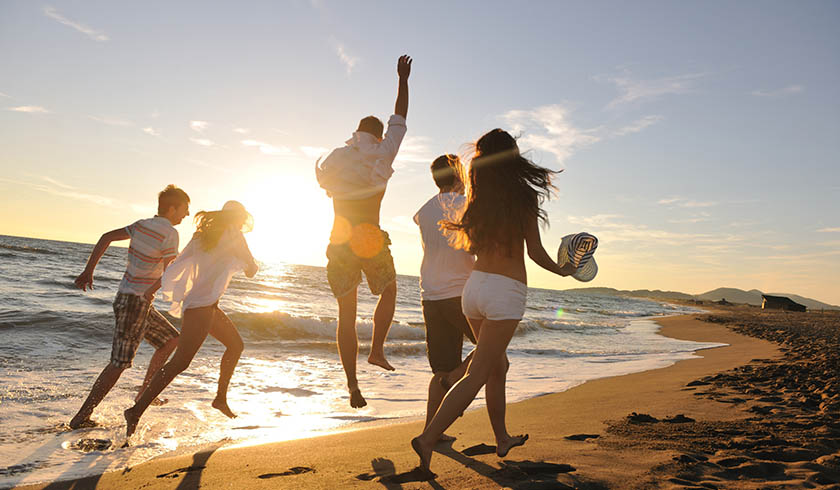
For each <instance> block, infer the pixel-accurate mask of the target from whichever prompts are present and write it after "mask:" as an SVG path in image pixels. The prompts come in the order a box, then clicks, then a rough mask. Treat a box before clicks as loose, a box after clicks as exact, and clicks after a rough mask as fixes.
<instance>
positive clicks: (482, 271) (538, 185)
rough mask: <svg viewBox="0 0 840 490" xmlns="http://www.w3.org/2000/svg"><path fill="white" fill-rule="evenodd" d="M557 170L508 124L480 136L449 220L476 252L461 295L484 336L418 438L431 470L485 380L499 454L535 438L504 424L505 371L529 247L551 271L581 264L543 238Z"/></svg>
mask: <svg viewBox="0 0 840 490" xmlns="http://www.w3.org/2000/svg"><path fill="white" fill-rule="evenodd" d="M552 173H553V172H552V171H550V170H548V169H546V168H542V167H539V166H537V165H535V164H533V163H532V162H531V161H529V160H528V159H527V158H525V157H523V156H522V155H521V154H520V153H519V147H518V146H517V144H516V140H515V139H514V138H513V137H512V136H511V135H510V134H508V133H507V132H505V131H503V130H501V129H494V130H492V131H490V132H488V133H487V134H485V135H484V136H482V137H481V138H479V140H478V141H477V142H476V144H475V155H474V157H473V159H472V161H471V163H470V168H469V178H468V187H467V196H466V200H467V206H466V209H465V210H464V212H463V214H462V215H461V217H460V218H458V219H455V220H452V221H444V222H443V226H444V228H445V229H446V230H449V231H451V232H452V233H453V236H452V240H453V244H454V245H455V246H456V247H458V248H461V249H464V250H466V251H468V252H471V253H474V254H475V255H476V262H475V266H474V268H473V271H472V273H471V274H470V278H469V279H468V280H467V283H466V285H464V292H463V298H462V303H463V311H464V314H465V315H466V316H467V318H468V319H469V322H470V326H472V330H473V332H474V333H475V335H476V337H477V339H478V342H477V344H476V348H475V351H474V352H473V358H472V360H471V361H470V363H469V366H468V368H467V372H466V374H465V375H464V377H463V378H461V379H460V380H459V381H458V382H457V383H455V385H454V386H452V388H451V389H450V390H449V391H448V392H447V393H446V396H444V398H443V402H442V403H441V405H440V408H439V409H438V411H437V413H436V414H435V416H434V417H433V418H432V421H431V422H430V423H429V424H428V425H427V426H426V428H425V429H424V430H423V433H422V434H420V435H419V436H418V437H415V438H414V439H412V440H411V446H412V448H413V449H414V451H415V452H416V453H417V455H418V456H419V457H420V467H421V468H422V469H424V470H426V471H429V463H430V462H431V457H432V449H433V448H434V445H435V443H436V442H437V441H438V439H439V438H440V436H441V435H442V434H443V433H444V431H445V430H446V429H447V428H448V427H449V426H450V425H452V423H453V422H454V421H455V420H456V419H457V418H458V416H459V415H460V414H461V413H462V412H463V411H464V410H465V409H466V408H467V407H468V406H469V404H470V403H471V402H472V401H473V399H475V396H476V394H477V393H478V391H479V390H480V389H481V387H482V386H485V396H486V401H487V413H488V415H489V416H490V425H491V426H492V428H493V434H494V435H495V438H496V455H498V456H499V457H504V456H506V455H507V453H508V451H509V450H510V449H511V448H513V447H516V446H521V445H522V444H524V443H525V441H526V440H527V439H528V435H527V434H526V435H517V436H511V435H510V434H508V432H507V427H506V425H505V378H506V376H507V370H508V367H509V365H510V364H509V362H508V359H507V355H506V350H507V346H508V344H509V343H510V340H511V338H512V337H513V333H514V331H515V330H516V326H517V325H518V324H519V321H520V320H521V319H522V317H523V315H524V314H525V299H526V296H527V292H528V286H527V278H526V274H525V250H526V247H527V253H528V257H529V258H530V259H531V260H533V261H534V262H535V263H536V264H537V265H539V266H540V267H542V268H544V269H546V270H548V271H551V272H554V273H555V274H559V275H561V276H567V275H570V274H572V273H574V272H575V271H576V267H575V266H574V265H572V264H571V263H569V264H567V265H566V266H563V267H560V266H559V265H557V263H556V262H555V261H554V260H552V258H551V257H550V256H549V255H548V253H546V251H545V249H544V248H543V246H542V242H541V241H540V229H539V225H540V222H542V223H545V222H546V221H547V215H546V213H545V211H543V210H542V208H541V204H542V203H543V201H544V200H545V199H546V198H547V197H549V196H550V194H551V191H552V189H553V188H554V186H552V184H551V175H552Z"/></svg>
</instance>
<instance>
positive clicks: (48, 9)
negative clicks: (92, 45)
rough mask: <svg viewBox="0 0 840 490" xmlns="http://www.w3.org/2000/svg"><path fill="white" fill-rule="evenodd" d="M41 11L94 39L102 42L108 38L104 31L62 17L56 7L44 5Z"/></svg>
mask: <svg viewBox="0 0 840 490" xmlns="http://www.w3.org/2000/svg"><path fill="white" fill-rule="evenodd" d="M43 11H44V14H45V15H46V16H47V17H50V18H52V19H55V20H57V21H58V22H60V23H61V24H64V25H66V26H69V27H72V28H73V29H76V30H77V31H79V32H81V33H82V34H84V35H86V36H87V37H89V38H91V39H93V40H94V41H98V42H104V41H107V40H108V36H107V35H105V34H104V33H102V32H99V31H97V30H94V29H91V28H90V27H88V26H86V25H84V24H80V23H78V22H75V21H72V20H70V19H68V18H67V17H64V16H63V15H61V14H60V13H58V11H57V10H56V9H54V8H53V7H44V9H43Z"/></svg>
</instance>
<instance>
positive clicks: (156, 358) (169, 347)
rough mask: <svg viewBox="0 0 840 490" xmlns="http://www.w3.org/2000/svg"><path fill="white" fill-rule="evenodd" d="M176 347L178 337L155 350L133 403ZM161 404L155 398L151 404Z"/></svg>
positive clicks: (161, 403)
mask: <svg viewBox="0 0 840 490" xmlns="http://www.w3.org/2000/svg"><path fill="white" fill-rule="evenodd" d="M177 346H178V337H175V338H174V339H169V340H168V341H167V342H166V343H165V344H163V345H162V346H160V348H159V349H156V350H155V353H154V354H152V358H151V359H150V360H149V367H148V368H146V377H145V378H144V379H143V385H142V386H141V387H140V389H139V390H137V396H136V397H134V401H135V402H136V401H137V400H139V399H140V395H142V394H143V390H145V389H146V387H147V386H149V382H150V381H152V376H154V375H155V373H157V372H158V371H159V370H160V368H161V367H163V364H164V363H165V362H166V360H167V359H169V354H172V351H174V350H175V347H177ZM163 403H165V402H162V401H161V400H160V399H159V398H156V399H155V400H154V401H153V402H152V404H153V405H163Z"/></svg>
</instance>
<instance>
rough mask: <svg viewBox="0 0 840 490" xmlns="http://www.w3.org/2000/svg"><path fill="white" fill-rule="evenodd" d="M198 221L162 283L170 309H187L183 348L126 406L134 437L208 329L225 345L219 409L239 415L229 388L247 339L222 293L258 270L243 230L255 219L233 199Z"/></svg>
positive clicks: (203, 213) (128, 431)
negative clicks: (230, 403)
mask: <svg viewBox="0 0 840 490" xmlns="http://www.w3.org/2000/svg"><path fill="white" fill-rule="evenodd" d="M195 221H196V231H195V234H194V235H193V238H192V240H190V243H189V244H187V246H186V247H185V248H184V251H183V252H181V254H180V255H179V256H178V258H177V259H175V261H174V262H172V264H170V266H169V268H168V269H167V270H166V273H165V274H164V275H163V279H162V281H161V284H160V286H161V288H162V291H163V298H164V299H165V300H168V301H171V302H172V307H171V308H170V310H169V311H170V313H172V315H173V316H181V312H182V310H183V320H182V322H181V337H180V339H179V341H178V348H177V349H176V350H175V354H174V355H173V356H172V360H170V361H169V362H167V363H166V365H164V366H163V368H161V370H160V371H158V372H157V374H155V376H154V377H153V378H152V380H151V382H150V383H149V386H148V387H147V388H146V390H145V391H143V393H142V394H141V395H140V398H139V399H138V400H137V402H136V403H135V404H134V406H133V407H131V408H129V409H128V410H126V411H125V413H124V414H125V421H126V424H127V428H126V435H127V436H129V437H130V436H131V435H132V434H133V433H134V431H135V429H136V428H137V423H138V422H139V421H140V417H141V416H142V415H143V412H145V411H146V409H147V408H148V407H149V405H150V404H151V403H152V400H154V399H155V397H156V396H158V395H159V394H160V393H161V392H162V391H163V390H164V388H166V387H167V386H168V385H169V383H171V382H172V380H173V379H174V378H175V376H177V375H179V374H180V373H181V372H183V371H184V370H185V369H187V367H188V366H189V365H190V363H191V362H192V360H193V357H195V354H196V352H198V349H199V348H200V347H201V344H203V343H204V339H206V338H207V334H208V333H209V334H210V335H212V336H213V337H215V338H216V339H217V340H218V341H219V342H221V343H222V344H224V346H225V353H224V354H223V355H222V365H221V369H220V372H219V388H218V392H217V393H216V399H215V400H213V408H216V409H217V410H219V411H221V412H222V413H224V414H225V415H227V416H228V417H231V418H233V417H236V415H235V414H234V413H233V412H232V411H231V410H230V408H229V407H228V404H227V390H228V385H229V384H230V378H231V376H233V370H234V369H235V368H236V364H237V362H239V356H240V355H241V354H242V349H243V344H242V338H241V337H240V336H239V332H237V331H236V327H235V326H234V324H233V322H231V321H230V319H229V318H228V317H227V315H225V313H224V312H223V311H222V310H220V309H219V298H221V297H222V295H223V294H224V292H225V290H226V289H227V287H228V284H229V283H230V279H231V277H233V275H234V274H236V273H237V272H239V271H245V275H246V276H248V277H254V275H255V274H256V273H257V269H258V267H257V263H256V262H255V261H254V257H253V256H252V255H251V251H250V250H249V249H248V244H247V243H246V242H245V236H244V235H243V234H242V232H243V230H244V231H250V229H251V227H252V223H253V220H252V218H251V215H250V214H249V213H248V212H247V211H246V210H245V207H244V206H242V204H240V203H238V202H236V201H228V202H226V203H225V205H224V207H223V208H222V210H221V211H210V212H207V211H201V212H199V213H197V214H196V216H195ZM155 289H156V286H155ZM149 293H150V294H153V293H154V290H152V289H150V291H149Z"/></svg>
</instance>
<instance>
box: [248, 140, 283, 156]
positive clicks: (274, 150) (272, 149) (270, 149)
mask: <svg viewBox="0 0 840 490" xmlns="http://www.w3.org/2000/svg"><path fill="white" fill-rule="evenodd" d="M242 144H243V145H245V146H256V147H257V148H259V149H260V151H261V152H263V153H264V154H266V155H288V154H289V153H291V152H292V150H290V149H289V148H287V147H285V146H274V145H270V144H268V143H263V142H262V141H254V140H242Z"/></svg>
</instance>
